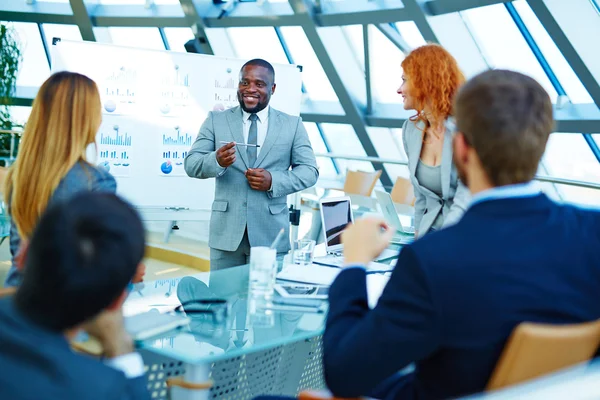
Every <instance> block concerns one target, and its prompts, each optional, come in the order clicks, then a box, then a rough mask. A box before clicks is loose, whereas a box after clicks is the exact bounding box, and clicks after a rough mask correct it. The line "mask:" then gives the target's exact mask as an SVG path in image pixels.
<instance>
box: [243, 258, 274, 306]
mask: <svg viewBox="0 0 600 400" xmlns="http://www.w3.org/2000/svg"><path fill="white" fill-rule="evenodd" d="M276 257H277V250H276V249H271V248H269V247H262V246H260V247H252V248H250V282H249V285H250V287H249V297H251V298H254V299H260V300H265V301H267V302H270V301H271V300H272V299H273V292H274V289H275V277H276V275H277V261H276Z"/></svg>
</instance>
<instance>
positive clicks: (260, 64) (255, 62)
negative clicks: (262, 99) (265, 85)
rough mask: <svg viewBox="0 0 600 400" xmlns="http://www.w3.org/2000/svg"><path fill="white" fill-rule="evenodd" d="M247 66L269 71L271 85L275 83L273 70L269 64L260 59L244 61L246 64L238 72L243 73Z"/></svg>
mask: <svg viewBox="0 0 600 400" xmlns="http://www.w3.org/2000/svg"><path fill="white" fill-rule="evenodd" d="M248 65H255V66H258V67H263V68H266V69H267V70H268V71H269V75H271V84H273V83H275V69H274V68H273V66H272V65H271V63H270V62H268V61H266V60H263V59H262V58H254V59H252V60H250V61H246V63H245V64H244V65H242V69H241V70H240V71H243V70H244V68H246V66H248Z"/></svg>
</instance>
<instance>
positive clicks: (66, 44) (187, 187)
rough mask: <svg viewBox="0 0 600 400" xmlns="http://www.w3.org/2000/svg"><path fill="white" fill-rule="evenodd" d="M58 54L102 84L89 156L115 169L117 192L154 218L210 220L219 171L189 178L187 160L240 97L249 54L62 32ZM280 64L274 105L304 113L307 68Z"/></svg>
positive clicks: (56, 60) (61, 63)
mask: <svg viewBox="0 0 600 400" xmlns="http://www.w3.org/2000/svg"><path fill="white" fill-rule="evenodd" d="M51 54H52V73H54V72H59V71H72V72H78V73H81V74H84V75H86V76H88V77H90V78H91V79H92V80H94V81H95V82H96V84H97V85H98V89H99V91H100V97H101V100H102V112H103V116H102V125H101V126H100V129H99V131H98V134H97V137H96V149H95V151H93V153H95V154H92V155H91V156H90V161H92V162H94V163H95V164H97V165H101V166H103V167H105V168H107V169H108V170H109V172H110V173H111V174H112V175H113V176H114V177H115V179H116V180H117V192H118V193H119V194H120V195H122V196H123V197H124V198H126V199H127V200H129V201H130V202H131V203H132V204H134V205H135V206H137V207H139V208H142V209H145V210H146V211H148V210H149V211H150V212H151V214H152V218H151V219H156V220H162V219H205V218H206V216H207V214H208V211H209V210H210V207H211V204H212V201H213V199H214V187H215V183H214V178H213V179H203V180H201V179H195V178H190V177H188V176H187V175H186V173H185V171H184V168H183V159H184V158H185V155H186V154H187V152H188V150H189V149H190V147H191V145H192V143H193V142H194V140H195V139H196V136H197V134H198V131H199V130H200V126H201V125H202V122H204V119H205V118H206V117H207V115H208V112H209V111H211V110H226V109H229V108H231V107H234V106H237V105H238V104H239V103H238V100H237V83H238V80H239V70H240V68H241V67H242V65H243V64H244V63H245V62H246V61H247V60H239V59H232V58H223V57H216V56H207V55H200V54H188V53H178V52H172V51H158V50H146V49H138V48H131V47H123V46H114V45H107V44H100V43H93V42H81V41H67V40H60V39H55V40H53V46H52V52H51ZM273 67H274V69H275V82H276V84H277V90H276V91H275V93H274V94H273V96H272V97H271V102H270V105H271V106H272V107H274V108H276V109H278V110H280V111H283V112H285V113H288V114H291V115H299V114H300V101H301V95H302V90H301V87H302V78H301V72H300V70H301V68H299V67H298V66H296V65H289V64H288V65H286V64H273ZM171 210H185V211H184V212H181V211H179V212H176V214H173V212H175V211H171ZM199 215H201V217H198V216H199Z"/></svg>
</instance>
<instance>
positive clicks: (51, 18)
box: [0, 0, 75, 24]
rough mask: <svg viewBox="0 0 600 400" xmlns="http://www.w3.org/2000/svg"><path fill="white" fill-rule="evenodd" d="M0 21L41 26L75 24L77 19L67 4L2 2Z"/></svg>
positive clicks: (0, 5)
mask: <svg viewBox="0 0 600 400" xmlns="http://www.w3.org/2000/svg"><path fill="white" fill-rule="evenodd" d="M0 20H3V21H15V22H34V23H40V24H73V23H74V20H75V18H74V17H73V13H72V12H71V7H70V6H69V4H67V3H44V2H39V3H33V4H26V3H25V1H15V0H12V1H2V4H0Z"/></svg>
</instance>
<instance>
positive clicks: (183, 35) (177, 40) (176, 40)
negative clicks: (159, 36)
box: [164, 28, 194, 53]
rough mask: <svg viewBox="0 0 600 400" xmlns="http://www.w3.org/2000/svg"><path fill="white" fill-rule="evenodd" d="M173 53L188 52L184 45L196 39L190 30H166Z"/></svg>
mask: <svg viewBox="0 0 600 400" xmlns="http://www.w3.org/2000/svg"><path fill="white" fill-rule="evenodd" d="M164 31H165V35H166V36H167V42H169V48H170V49H171V51H181V52H184V53H185V52H186V50H185V47H184V45H185V44H186V43H187V42H188V41H189V40H191V39H193V38H194V32H192V30H191V29H190V28H164Z"/></svg>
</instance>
